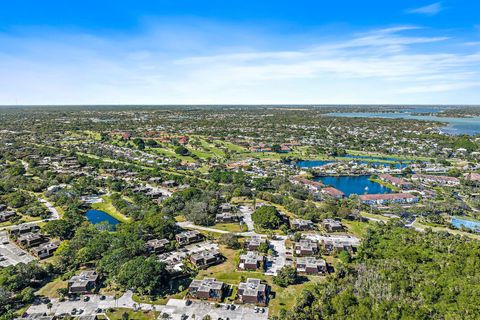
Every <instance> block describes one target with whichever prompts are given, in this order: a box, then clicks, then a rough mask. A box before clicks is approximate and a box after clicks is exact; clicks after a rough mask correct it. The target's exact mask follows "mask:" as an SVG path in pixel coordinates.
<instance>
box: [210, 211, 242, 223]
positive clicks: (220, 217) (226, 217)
mask: <svg viewBox="0 0 480 320" xmlns="http://www.w3.org/2000/svg"><path fill="white" fill-rule="evenodd" d="M240 218H241V217H240V215H238V214H237V213H234V212H221V213H217V215H216V216H215V222H216V223H231V222H239V221H240Z"/></svg>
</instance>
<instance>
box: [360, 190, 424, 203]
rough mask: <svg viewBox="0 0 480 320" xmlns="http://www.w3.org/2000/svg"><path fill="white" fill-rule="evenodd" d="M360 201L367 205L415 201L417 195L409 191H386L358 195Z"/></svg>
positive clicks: (416, 200)
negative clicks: (383, 192)
mask: <svg viewBox="0 0 480 320" xmlns="http://www.w3.org/2000/svg"><path fill="white" fill-rule="evenodd" d="M359 199H360V201H362V203H364V204H368V205H383V204H389V203H401V204H405V203H416V202H418V197H416V196H414V195H412V194H410V193H386V194H363V195H361V196H359Z"/></svg>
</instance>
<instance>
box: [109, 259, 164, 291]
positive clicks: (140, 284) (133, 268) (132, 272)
mask: <svg viewBox="0 0 480 320" xmlns="http://www.w3.org/2000/svg"><path fill="white" fill-rule="evenodd" d="M116 279H117V281H118V283H119V284H120V285H121V286H122V287H124V288H135V289H136V290H137V291H138V292H140V293H143V292H147V293H149V294H152V293H153V292H155V291H157V290H159V289H160V288H162V287H163V286H166V285H167V281H166V280H167V272H166V270H165V264H163V263H161V262H159V261H157V259H156V257H155V256H151V257H149V258H147V259H145V258H144V257H141V256H139V257H136V258H134V259H132V260H130V261H127V262H126V263H124V264H123V265H122V266H121V267H120V270H119V271H118V274H117V276H116Z"/></svg>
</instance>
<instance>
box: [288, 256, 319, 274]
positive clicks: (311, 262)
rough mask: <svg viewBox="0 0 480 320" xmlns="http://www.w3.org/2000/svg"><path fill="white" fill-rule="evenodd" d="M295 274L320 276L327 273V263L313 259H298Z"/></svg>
mask: <svg viewBox="0 0 480 320" xmlns="http://www.w3.org/2000/svg"><path fill="white" fill-rule="evenodd" d="M296 267H297V272H298V273H301V274H313V275H315V274H322V273H327V263H326V262H325V260H323V259H317V258H315V257H298V258H297V265H296Z"/></svg>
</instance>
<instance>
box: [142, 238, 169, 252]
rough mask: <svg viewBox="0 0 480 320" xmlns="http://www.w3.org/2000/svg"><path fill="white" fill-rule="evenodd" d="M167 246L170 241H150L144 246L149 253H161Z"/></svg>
mask: <svg viewBox="0 0 480 320" xmlns="http://www.w3.org/2000/svg"><path fill="white" fill-rule="evenodd" d="M168 244H170V241H168V240H167V239H152V240H148V241H147V243H146V246H147V250H148V251H149V252H152V253H162V252H165V251H166V250H167V245H168Z"/></svg>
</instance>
